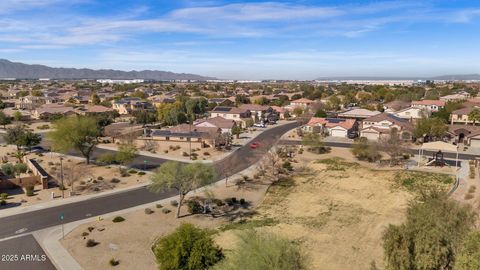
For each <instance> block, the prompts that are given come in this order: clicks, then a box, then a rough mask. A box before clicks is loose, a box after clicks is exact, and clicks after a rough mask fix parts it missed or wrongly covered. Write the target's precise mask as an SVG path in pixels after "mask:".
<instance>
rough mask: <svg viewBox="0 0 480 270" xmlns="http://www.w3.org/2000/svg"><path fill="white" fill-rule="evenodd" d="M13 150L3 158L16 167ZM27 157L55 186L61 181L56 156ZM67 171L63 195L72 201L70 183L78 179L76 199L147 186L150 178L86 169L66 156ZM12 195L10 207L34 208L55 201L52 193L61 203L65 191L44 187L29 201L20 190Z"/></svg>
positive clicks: (3, 150)
mask: <svg viewBox="0 0 480 270" xmlns="http://www.w3.org/2000/svg"><path fill="white" fill-rule="evenodd" d="M15 151H16V150H15V147H14V146H2V147H0V157H6V158H7V159H8V162H10V163H16V162H17V159H16V158H15V157H13V156H12V154H13V153H14V152H15ZM27 157H29V158H34V159H35V160H37V161H38V162H39V164H40V165H41V166H42V167H43V168H44V169H45V170H46V171H47V172H48V173H49V174H50V175H51V176H52V180H50V181H51V182H52V183H53V182H55V181H58V183H61V181H60V179H61V178H60V158H59V156H58V155H56V154H52V153H46V154H43V155H39V154H28V155H27ZM62 163H63V164H62V165H63V169H64V184H65V187H66V188H67V190H65V191H64V196H65V197H70V196H71V194H70V191H71V190H72V183H71V181H70V179H75V181H74V182H73V187H74V188H73V191H74V193H75V196H79V195H85V194H92V193H99V192H102V191H105V190H112V189H115V188H124V187H129V186H132V185H137V184H141V183H146V182H148V181H149V180H148V175H138V174H136V173H131V174H129V176H127V177H122V176H121V175H120V170H119V168H118V167H116V166H111V167H110V166H97V165H92V164H91V165H86V164H85V159H83V158H77V157H71V156H66V157H65V158H64V159H63V161H62ZM113 178H116V179H118V180H119V181H118V183H114V182H111V180H112V179H113ZM6 192H7V193H8V194H9V195H10V196H9V198H8V203H10V204H11V205H19V204H21V205H32V204H37V203H41V202H45V201H50V200H52V197H51V196H52V192H53V193H54V200H56V199H61V196H62V191H61V190H60V188H59V187H52V188H50V189H46V190H42V187H41V185H37V186H35V196H32V197H28V196H26V195H25V193H24V191H23V190H21V189H13V190H6Z"/></svg>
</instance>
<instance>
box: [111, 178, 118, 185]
mask: <svg viewBox="0 0 480 270" xmlns="http://www.w3.org/2000/svg"><path fill="white" fill-rule="evenodd" d="M110 183H115V184H118V183H120V179H118V178H112V180H110Z"/></svg>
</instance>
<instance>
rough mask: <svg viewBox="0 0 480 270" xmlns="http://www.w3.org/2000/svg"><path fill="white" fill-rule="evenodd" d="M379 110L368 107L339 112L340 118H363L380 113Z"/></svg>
mask: <svg viewBox="0 0 480 270" xmlns="http://www.w3.org/2000/svg"><path fill="white" fill-rule="evenodd" d="M380 113H381V112H379V111H370V110H367V109H352V110H349V111H346V112H342V113H339V114H338V117H339V118H347V119H356V120H363V119H365V118H368V117H371V116H374V115H377V114H380Z"/></svg>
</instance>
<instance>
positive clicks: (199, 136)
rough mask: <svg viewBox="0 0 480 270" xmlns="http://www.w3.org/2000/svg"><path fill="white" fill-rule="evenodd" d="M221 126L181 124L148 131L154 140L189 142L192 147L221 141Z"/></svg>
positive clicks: (215, 143) (209, 145) (206, 145)
mask: <svg viewBox="0 0 480 270" xmlns="http://www.w3.org/2000/svg"><path fill="white" fill-rule="evenodd" d="M221 135H222V130H221V128H217V127H195V126H191V125H189V124H181V125H177V126H174V127H171V128H168V129H156V130H152V132H151V133H150V136H151V138H152V139H153V140H154V141H164V142H171V143H174V144H179V143H189V144H190V143H191V144H192V147H195V148H197V147H200V148H204V147H215V146H218V145H219V144H220V143H221V140H220V138H221Z"/></svg>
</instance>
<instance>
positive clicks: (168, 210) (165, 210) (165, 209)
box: [162, 208, 172, 214]
mask: <svg viewBox="0 0 480 270" xmlns="http://www.w3.org/2000/svg"><path fill="white" fill-rule="evenodd" d="M170 212H172V211H171V210H170V209H167V208H163V209H162V213H164V214H168V213H170Z"/></svg>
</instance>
